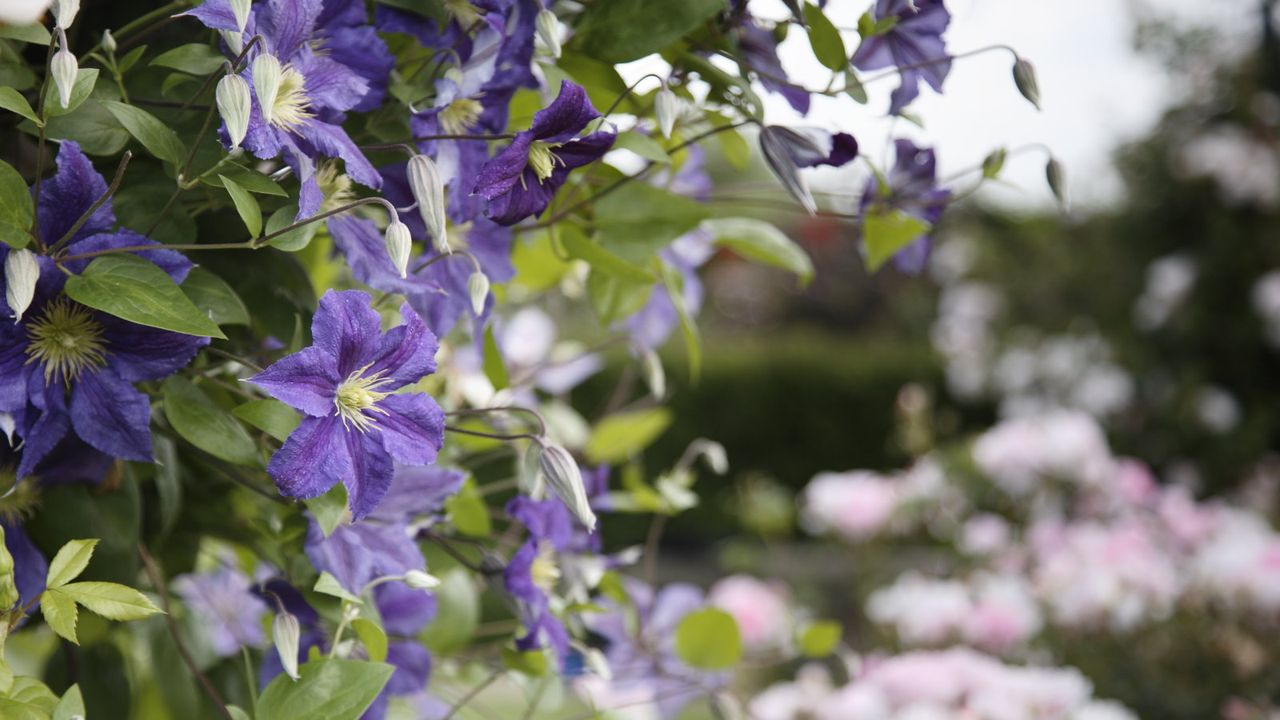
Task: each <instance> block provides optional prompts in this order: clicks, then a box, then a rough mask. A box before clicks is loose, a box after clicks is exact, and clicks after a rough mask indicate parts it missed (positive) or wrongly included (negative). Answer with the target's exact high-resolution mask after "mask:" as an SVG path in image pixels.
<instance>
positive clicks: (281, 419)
mask: <svg viewBox="0 0 1280 720" xmlns="http://www.w3.org/2000/svg"><path fill="white" fill-rule="evenodd" d="M231 414H232V415H235V416H236V417H238V418H240V419H241V420H243V421H245V422H247V423H249V424H250V425H252V426H253V427H255V428H257V429H259V430H261V431H263V432H265V433H266V434H268V435H270V436H271V437H273V438H275V439H276V440H279V441H280V442H284V441H285V440H287V439H288V438H289V434H290V433H292V432H293V431H294V429H295V428H297V427H298V426H299V425H301V424H302V415H301V414H300V413H299V412H298V411H297V410H294V409H293V408H291V407H289V406H288V405H285V404H284V403H282V402H280V401H279V400H275V399H273V398H259V399H258V400H250V401H249V402H247V403H244V404H242V405H237V406H236V407H235V408H234V409H232V410H231Z"/></svg>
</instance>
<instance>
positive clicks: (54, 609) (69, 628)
mask: <svg viewBox="0 0 1280 720" xmlns="http://www.w3.org/2000/svg"><path fill="white" fill-rule="evenodd" d="M40 612H41V614H43V615H44V621H45V623H46V624H48V626H49V629H50V630H52V631H54V632H55V633H57V634H58V636H59V637H63V638H66V639H67V640H69V641H71V642H72V643H75V644H76V645H79V644H80V641H79V640H78V639H76V621H77V620H78V619H79V617H80V611H79V610H76V603H75V601H74V600H72V599H71V596H70V595H67V594H66V593H64V592H62V591H61V590H57V589H54V590H45V591H44V592H43V593H40Z"/></svg>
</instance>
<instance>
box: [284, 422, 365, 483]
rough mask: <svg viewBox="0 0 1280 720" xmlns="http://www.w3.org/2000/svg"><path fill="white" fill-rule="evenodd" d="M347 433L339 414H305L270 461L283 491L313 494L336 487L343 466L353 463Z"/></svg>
mask: <svg viewBox="0 0 1280 720" xmlns="http://www.w3.org/2000/svg"><path fill="white" fill-rule="evenodd" d="M345 435H346V432H345V430H344V429H343V427H342V421H341V420H339V419H338V417H337V416H335V415H330V416H328V417H306V418H303V419H302V424H301V425H299V426H298V428H297V429H296V430H294V431H293V433H292V434H291V435H289V439H288V440H285V442H284V445H283V446H282V447H281V448H280V449H279V450H277V451H276V454H275V455H273V456H271V462H270V463H268V465H267V472H268V473H270V475H271V477H272V478H273V479H274V480H275V481H276V488H277V489H279V490H280V494H281V495H284V496H286V497H291V498H311V497H316V496H317V495H323V494H324V493H325V492H326V491H328V490H329V488H331V487H333V485H334V483H336V482H338V480H339V479H340V478H341V477H342V476H341V473H340V471H341V469H343V468H345V466H348V465H350V464H351V461H350V458H349V457H348V452H349V451H348V449H347V444H346V442H345V438H344V436H345ZM334 469H337V470H339V472H334Z"/></svg>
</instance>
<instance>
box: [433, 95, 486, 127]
mask: <svg viewBox="0 0 1280 720" xmlns="http://www.w3.org/2000/svg"><path fill="white" fill-rule="evenodd" d="M482 112H484V106H483V105H481V104H480V101H479V100H474V99H472V98H458V99H457V100H454V101H453V102H451V103H449V104H448V105H445V106H444V109H443V110H441V111H440V114H439V115H438V116H437V117H438V118H439V120H440V129H441V130H443V131H444V132H445V134H446V135H462V134H465V133H466V132H467V131H468V130H470V129H471V128H472V127H473V126H474V125H475V124H476V121H477V120H479V119H480V113H482Z"/></svg>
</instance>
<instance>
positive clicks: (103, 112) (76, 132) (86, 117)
mask: <svg viewBox="0 0 1280 720" xmlns="http://www.w3.org/2000/svg"><path fill="white" fill-rule="evenodd" d="M45 134H46V135H48V136H49V137H51V138H58V139H61V140H74V141H76V142H78V143H80V149H81V150H83V151H84V152H85V153H87V154H89V155H118V154H119V153H120V151H121V150H123V149H124V147H125V146H126V145H128V144H129V137H130V136H129V131H128V130H125V129H124V126H122V125H121V124H120V121H119V120H116V116H115V115H112V114H111V113H109V112H107V109H106V108H104V107H102V103H100V102H98V101H97V100H92V99H91V100H89V101H88V102H86V103H85V104H83V105H81V106H80V109H79V110H77V111H76V112H75V114H73V115H59V116H58V117H52V118H49V121H48V123H46V124H45ZM126 189H127V188H126ZM161 202H164V201H163V200H161Z"/></svg>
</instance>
